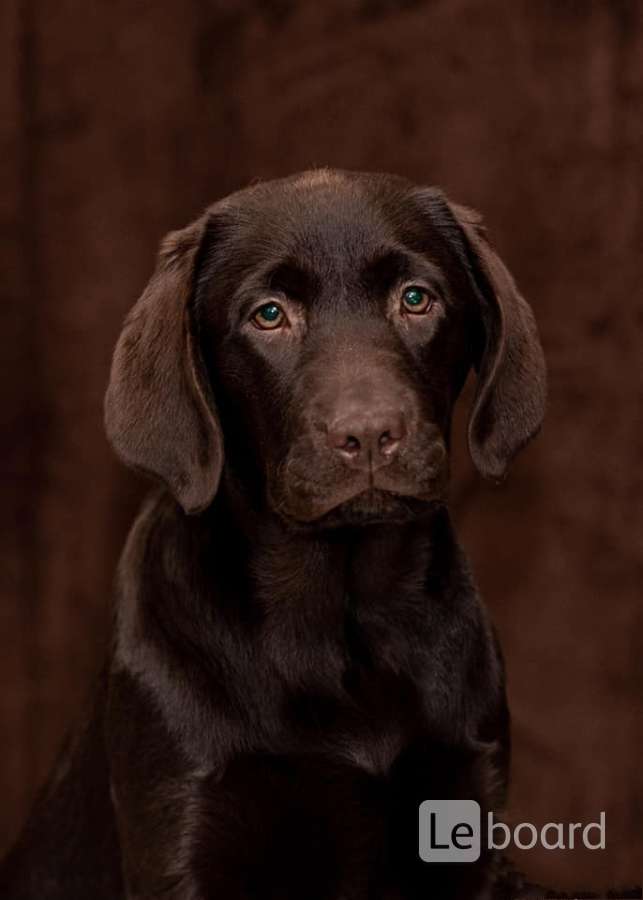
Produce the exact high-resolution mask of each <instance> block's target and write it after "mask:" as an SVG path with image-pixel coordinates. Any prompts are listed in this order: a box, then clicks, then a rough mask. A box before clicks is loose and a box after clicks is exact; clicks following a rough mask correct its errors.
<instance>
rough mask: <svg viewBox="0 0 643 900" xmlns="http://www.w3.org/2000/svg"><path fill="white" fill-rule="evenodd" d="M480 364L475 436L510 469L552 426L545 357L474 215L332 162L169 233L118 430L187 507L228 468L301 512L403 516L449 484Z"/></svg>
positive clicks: (123, 375)
mask: <svg viewBox="0 0 643 900" xmlns="http://www.w3.org/2000/svg"><path fill="white" fill-rule="evenodd" d="M472 366H473V367H474V368H475V369H476V371H477V376H478V382H477V391H476V396H475V400H474V404H473V409H472V411H471V416H470V422H469V446H470V450H471V454H472V457H473V460H474V462H475V464H476V466H477V468H478V469H479V470H480V472H481V473H482V474H483V475H485V476H487V477H490V478H492V479H500V478H502V477H503V475H504V473H505V471H506V469H507V466H508V464H509V462H510V460H511V459H512V457H513V456H514V455H515V454H516V452H517V451H518V450H519V449H520V448H521V447H522V446H523V445H524V444H525V443H526V442H527V441H528V440H529V439H530V438H531V437H532V436H533V435H534V434H535V433H536V432H537V430H538V428H539V427H540V424H541V421H542V417H543V410H544V402H545V365H544V360H543V354H542V350H541V347H540V343H539V340H538V335H537V331H536V326H535V323H534V319H533V316H532V313H531V310H530V309H529V307H528V306H527V304H526V303H525V301H524V300H523V298H522V297H521V296H520V294H519V293H518V292H517V290H516V286H515V284H514V282H513V279H512V278H511V275H510V274H509V272H508V271H507V269H506V268H505V266H504V265H503V263H502V261H501V260H500V259H499V257H498V256H497V254H496V253H495V252H494V251H493V249H492V248H491V246H490V244H489V243H488V242H487V240H486V237H485V235H484V231H483V229H482V227H481V224H480V218H479V216H478V215H477V214H476V213H474V212H472V211H471V210H468V209H465V208H463V207H460V206H456V205H455V204H452V203H450V202H449V201H448V200H447V199H446V198H445V196H444V195H443V194H442V193H441V192H440V191H439V190H436V189H434V188H422V187H417V186H415V185H413V184H411V183H409V182H407V181H406V180H404V179H401V178H397V177H393V176H388V175H366V174H358V173H347V172H335V171H327V170H320V171H316V172H310V173H304V174H303V175H299V176H295V177H293V178H288V179H284V180H280V181H272V182H267V183H264V184H257V185H255V186H252V187H250V188H247V189H246V190H244V191H241V192H239V193H237V194H234V195H232V196H231V197H228V198H226V199H225V200H223V201H221V202H219V203H217V204H215V205H214V206H212V207H211V208H210V209H208V210H207V211H206V213H205V214H204V215H203V216H202V217H201V218H200V219H198V220H197V221H196V222H194V223H193V224H192V225H190V226H188V227H187V228H186V229H184V230H183V231H179V232H174V233H172V234H170V235H169V236H168V237H167V238H166V239H165V241H164V243H163V245H162V248H161V253H160V259H159V263H158V266H157V270H156V272H155V274H154V275H153V277H152V280H151V281H150V283H149V285H148V287H147V288H146V290H145V292H144V293H143V295H142V297H141V298H140V300H139V301H138V303H137V304H136V305H135V307H134V309H133V310H132V312H131V313H130V315H129V316H128V318H127V321H126V323H125V327H124V329H123V333H122V335H121V338H120V340H119V342H118V346H117V348H116V352H115V355H114V363H113V367H112V375H111V381H110V385H109V388H108V391H107V398H106V424H107V432H108V435H109V437H110V439H111V441H112V443H113V445H114V447H115V448H116V450H117V452H118V453H119V454H120V455H121V456H122V457H123V459H124V460H125V461H126V462H127V463H129V464H130V465H133V466H135V467H136V468H139V469H142V470H144V471H145V472H147V473H150V474H153V475H156V476H158V477H160V478H161V479H162V480H163V481H164V482H165V483H166V484H167V486H168V487H169V489H170V490H171V491H172V493H173V494H174V496H175V497H176V499H177V500H178V501H179V503H180V504H181V505H182V506H183V508H184V509H185V511H186V512H198V511H200V510H202V509H204V508H205V507H207V506H208V505H209V504H210V502H211V501H212V499H213V497H214V495H215V493H216V491H217V487H218V484H219V481H220V477H221V473H222V470H223V471H224V472H225V476H226V482H227V483H228V484H229V486H230V487H231V489H235V490H237V491H241V492H243V494H244V496H245V497H246V499H247V501H248V502H249V503H251V504H252V505H253V507H255V508H256V509H262V508H266V506H267V507H268V508H270V509H272V510H273V511H275V512H277V513H278V514H279V515H280V516H281V517H282V518H284V519H286V520H288V521H290V522H293V523H315V524H316V525H318V526H324V525H333V524H340V523H350V522H364V521H374V520H380V521H381V520H382V519H391V520H395V519H404V518H407V517H409V516H413V515H416V514H417V513H420V512H421V511H422V510H423V509H425V508H426V507H427V504H429V503H431V502H433V501H436V500H441V499H442V498H443V497H444V493H445V487H446V482H447V478H448V448H449V430H450V420H451V415H452V411H453V407H454V404H455V401H456V399H457V397H458V394H459V392H460V390H461V388H462V385H463V383H464V381H465V379H466V376H467V373H468V371H469V369H470V368H471V367H472ZM224 451H225V464H224Z"/></svg>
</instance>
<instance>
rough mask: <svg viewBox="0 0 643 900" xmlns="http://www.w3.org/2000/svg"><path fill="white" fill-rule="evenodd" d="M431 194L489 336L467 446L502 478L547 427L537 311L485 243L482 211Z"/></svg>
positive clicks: (480, 464)
mask: <svg viewBox="0 0 643 900" xmlns="http://www.w3.org/2000/svg"><path fill="white" fill-rule="evenodd" d="M432 199H433V207H434V211H435V212H436V213H437V215H438V221H441V222H442V223H443V225H444V226H446V229H447V232H448V233H447V237H448V238H449V239H450V243H451V245H452V246H454V247H455V249H456V252H457V254H458V256H459V258H460V262H461V263H462V265H464V267H465V268H466V269H467V271H468V274H469V278H470V280H471V283H472V287H473V290H474V293H475V294H476V295H477V297H478V300H479V303H480V306H481V321H482V328H483V332H484V334H483V346H482V350H481V353H480V357H479V359H478V360H477V361H476V368H477V373H478V384H477V389H476V394H475V399H474V402H473V408H472V410H471V415H470V418H469V450H470V453H471V457H472V459H473V461H474V463H475V465H476V468H477V469H478V471H479V472H480V473H481V474H482V475H484V476H485V477H486V478H491V479H496V480H499V479H502V478H503V477H504V475H505V474H506V471H507V467H508V465H509V463H510V462H511V460H512V459H513V457H514V456H515V455H516V453H518V451H519V450H521V449H522V447H524V446H525V444H526V443H527V442H528V441H529V440H531V438H532V437H534V435H536V434H537V432H538V431H539V429H540V426H541V425H542V421H543V416H544V413H545V401H546V391H547V372H546V368H545V358H544V355H543V351H542V347H541V345H540V340H539V337H538V330H537V328H536V321H535V319H534V316H533V313H532V311H531V308H530V307H529V305H528V304H527V302H526V301H525V300H524V299H523V297H522V296H521V295H520V293H519V292H518V289H517V287H516V284H515V282H514V280H513V278H512V277H511V274H510V273H509V271H508V270H507V268H506V266H505V264H504V263H503V262H502V260H501V259H500V257H499V256H498V254H497V253H496V252H495V250H494V249H493V247H492V246H491V244H490V243H489V241H488V240H487V237H486V233H485V230H484V228H483V227H482V224H481V217H480V215H479V214H478V213H477V212H475V211H474V210H471V209H467V208H466V207H464V206H459V205H457V204H455V203H450V202H449V201H447V200H446V198H444V196H443V195H441V194H440V193H439V192H436V193H435V194H434V195H433V198H432ZM434 218H435V217H434ZM443 230H444V229H443Z"/></svg>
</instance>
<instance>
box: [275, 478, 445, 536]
mask: <svg viewBox="0 0 643 900" xmlns="http://www.w3.org/2000/svg"><path fill="white" fill-rule="evenodd" d="M443 500H444V497H443V495H442V493H441V492H440V491H431V492H426V493H422V494H418V495H415V494H410V493H409V494H402V493H398V492H396V491H392V490H386V489H383V488H376V487H369V488H366V489H365V490H363V491H359V492H357V493H355V494H354V495H353V496H350V497H348V498H346V499H342V500H339V501H338V502H336V503H333V502H332V501H329V503H328V504H326V505H321V504H320V506H318V507H317V509H315V510H314V511H313V510H310V511H309V510H307V511H306V512H305V513H302V512H300V511H297V512H294V514H293V513H292V512H287V513H286V515H285V518H286V519H287V520H288V521H289V522H290V523H291V524H292V525H293V526H295V527H298V528H304V529H306V530H323V529H328V528H341V527H347V526H353V527H360V526H367V525H377V524H384V523H390V524H403V523H405V522H410V521H413V520H415V519H418V518H421V517H422V516H426V515H428V514H429V513H430V512H431V510H433V509H435V507H436V505H439V504H441V503H442V502H443ZM282 514H283V511H282Z"/></svg>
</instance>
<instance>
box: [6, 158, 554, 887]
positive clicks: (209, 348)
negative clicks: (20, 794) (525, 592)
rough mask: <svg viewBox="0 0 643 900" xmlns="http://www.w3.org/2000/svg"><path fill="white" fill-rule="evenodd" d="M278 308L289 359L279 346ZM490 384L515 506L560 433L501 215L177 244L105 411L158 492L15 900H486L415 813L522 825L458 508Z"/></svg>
mask: <svg viewBox="0 0 643 900" xmlns="http://www.w3.org/2000/svg"><path fill="white" fill-rule="evenodd" d="M409 283H413V284H415V283H420V284H422V285H424V286H425V287H426V289H427V292H428V294H429V295H430V297H431V304H430V306H429V308H428V310H427V312H426V314H424V315H422V316H419V315H416V314H415V313H413V311H412V310H411V311H409V310H406V309H404V308H403V305H401V300H400V297H401V296H402V293H401V292H402V291H403V288H404V285H405V284H409ZM271 299H272V300H277V301H279V302H280V303H281V304H283V307H284V308H285V309H286V313H287V318H288V327H287V328H286V327H285V326H284V327H283V328H281V329H276V330H275V331H268V330H262V329H261V328H257V327H255V326H256V324H257V319H256V315H257V304H261V303H265V302H267V301H268V300H271ZM471 367H474V368H475V369H476V371H477V373H478V386H477V392H476V397H475V400H474V404H473V408H472V412H471V417H470V424H469V444H470V448H471V454H472V457H473V460H474V462H475V464H476V466H477V467H478V469H479V470H480V471H481V473H482V474H483V475H485V476H486V477H490V478H492V479H500V478H502V477H504V475H505V472H506V470H507V466H508V464H509V462H510V461H511V459H512V458H513V456H514V455H515V454H516V453H517V452H518V450H519V449H520V448H521V447H523V446H524V444H526V443H527V441H528V440H529V439H530V438H531V437H533V436H534V434H535V433H536V432H537V431H538V429H539V427H540V425H541V421H542V417H543V412H544V404H545V365H544V360H543V354H542V350H541V347H540V343H539V340H538V336H537V331H536V326H535V323H534V319H533V316H532V313H531V311H530V309H529V307H528V306H527V304H526V303H525V301H524V300H523V298H522V297H521V296H520V294H519V293H518V291H517V289H516V286H515V284H514V282H513V279H512V278H511V276H510V275H509V273H508V272H507V270H506V268H505V266H504V265H503V263H502V262H501V260H500V259H499V257H498V256H497V254H496V253H495V251H494V250H493V249H492V247H491V245H490V243H489V242H488V240H487V238H486V236H485V233H484V231H483V229H482V227H481V224H480V219H479V216H478V215H477V214H476V213H473V212H472V211H470V210H467V209H465V208H463V207H459V206H456V205H455V204H451V203H450V202H449V201H448V200H447V199H446V198H445V197H444V195H443V194H442V193H441V192H440V191H438V190H436V189H434V188H430V189H429V188H420V187H417V186H415V185H413V184H411V183H409V182H407V181H406V180H404V179H401V178H396V177H393V176H387V175H366V174H360V173H349V172H337V171H326V170H324V171H322V172H313V173H304V174H302V175H298V176H294V177H292V178H288V179H284V180H281V181H274V182H268V183H264V184H257V185H254V186H252V187H250V188H248V189H246V190H244V191H241V192H239V193H238V194H235V195H233V196H231V197H229V198H227V199H225V200H223V201H221V202H220V203H217V204H215V205H214V206H212V207H210V208H209V209H208V210H207V211H206V212H205V213H204V214H203V215H202V216H201V217H200V218H199V219H198V220H197V221H196V222H195V223H193V224H192V225H190V226H188V228H186V229H184V230H183V231H181V232H176V233H174V234H172V235H170V236H169V237H168V238H167V239H166V241H165V242H164V243H163V245H162V248H161V253H160V257H159V262H158V266H157V270H156V272H155V273H154V275H153V277H152V279H151V281H150V283H149V285H148V287H147V288H146V290H145V292H144V293H143V295H142V297H141V299H140V300H139V301H138V303H137V304H136V305H135V307H134V309H133V310H132V312H131V313H130V315H129V316H128V318H127V320H126V322H125V326H124V329H123V333H122V335H121V338H120V340H119V342H118V346H117V348H116V351H115V355H114V363H113V368H112V374H111V380H110V384H109V388H108V391H107V398H106V406H105V411H106V427H107V432H108V435H109V437H110V440H111V441H112V443H113V445H114V447H115V449H116V451H117V452H118V453H119V454H120V456H121V457H122V458H123V459H124V460H125V462H126V463H128V464H129V465H131V466H134V467H136V468H137V469H139V470H141V471H143V472H146V473H148V474H149V475H151V476H153V477H154V478H155V479H157V481H158V482H159V483H160V486H159V488H158V490H156V491H155V492H154V493H153V494H152V495H151V497H150V498H149V499H148V500H147V502H146V503H145V505H144V507H143V510H142V512H141V514H140V516H139V518H138V520H137V522H136V523H135V525H134V526H133V528H132V531H131V534H130V536H129V539H128V542H127V545H126V547H125V551H124V553H123V557H122V560H121V564H120V569H119V577H118V586H117V627H116V633H115V639H114V650H113V654H112V656H111V658H110V660H109V663H108V666H107V668H106V671H105V674H104V677H103V679H102V681H101V687H100V690H99V692H98V697H97V700H96V703H95V704H94V706H93V710H92V713H91V716H90V717H89V724H88V726H87V727H86V728H85V729H84V730H83V731H82V732H81V733H80V734H79V735H78V736H77V738H76V739H75V740H74V741H73V742H72V744H71V747H70V749H69V751H68V752H67V753H66V755H65V756H64V757H63V760H62V761H61V764H60V766H59V768H58V769H57V771H56V773H55V774H54V777H53V778H52V781H51V783H50V785H49V786H48V788H47V789H46V791H45V794H44V795H43V798H42V799H41V801H40V803H39V805H38V807H37V809H36V810H35V812H34V815H33V816H32V819H31V821H30V823H29V825H28V827H27V829H26V831H25V833H24V834H23V836H22V838H21V839H20V841H19V843H18V845H17V847H16V848H15V849H14V851H13V853H12V854H11V855H10V857H9V859H8V860H7V862H6V864H5V866H4V868H3V870H2V874H0V885H1V886H2V890H1V891H0V893H1V895H2V897H3V898H6V900H36V898H37V900H47V898H52V900H53V898H56V900H57V898H60V900H62V898H65V900H80V898H82V900H87V898H88V897H91V898H92V900H115V898H122V897H128V898H140V900H142V898H153V897H163V898H166V900H188V898H189V900H206V898H226V900H233V898H239V900H241V898H248V900H250V898H253V900H255V898H275V900H277V898H279V900H284V898H291V897H292V898H298V900H301V898H306V900H325V898H328V900H331V898H332V900H362V898H364V900H366V898H372V900H402V898H420V897H421V898H423V900H427V898H436V900H437V898H439V900H449V898H453V900H455V898H459V900H462V898H472V900H473V898H486V897H490V896H492V895H493V892H494V890H495V889H496V888H495V887H494V884H495V882H496V880H497V879H496V871H497V865H496V861H495V860H494V859H493V858H492V857H491V856H490V855H489V854H488V853H483V855H482V857H481V859H480V861H479V862H478V863H477V864H468V865H460V866H435V865H429V864H425V863H422V862H421V861H420V860H419V858H418V853H417V809H418V805H419V803H420V802H421V801H422V800H424V799H427V798H433V799H436V798H440V797H442V798H458V797H462V798H473V799H477V800H478V801H479V802H480V804H481V806H482V808H483V810H487V809H494V810H499V809H500V808H501V807H502V804H503V799H504V795H505V790H506V785H507V777H508V765H509V715H508V710H507V703H506V696H505V687H504V674H503V664H502V659H501V654H500V650H499V648H498V643H497V641H496V639H495V636H494V632H493V628H492V626H491V624H490V622H489V618H488V615H487V613H486V611H485V608H484V606H483V605H482V603H481V600H480V598H479V596H478V593H477V590H476V587H475V584H474V582H473V579H472V576H471V573H470V571H469V567H468V565H467V562H466V560H465V557H464V555H463V553H462V550H461V549H460V547H459V545H458V542H457V540H456V537H455V535H454V533H453V527H452V524H451V520H450V518H449V513H448V507H447V498H448V491H447V487H448V474H449V472H448V449H449V444H450V422H451V416H452V412H453V407H454V404H455V402H456V399H457V397H458V394H459V392H460V390H461V388H462V385H463V383H464V381H465V379H466V377H467V373H468V371H469V370H470V368H471ZM353 432H354V433H353ZM355 434H357V438H356V437H355ZM376 463H377V464H376ZM505 888H506V886H505ZM497 889H498V891H500V890H501V886H500V884H498V885H497Z"/></svg>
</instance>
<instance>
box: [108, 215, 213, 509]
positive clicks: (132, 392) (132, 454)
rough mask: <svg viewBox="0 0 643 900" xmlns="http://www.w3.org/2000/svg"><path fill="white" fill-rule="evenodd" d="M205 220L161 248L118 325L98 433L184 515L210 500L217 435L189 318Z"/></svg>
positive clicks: (178, 233) (172, 236) (172, 235)
mask: <svg viewBox="0 0 643 900" xmlns="http://www.w3.org/2000/svg"><path fill="white" fill-rule="evenodd" d="M209 225H210V219H209V217H208V216H207V215H204V216H203V217H202V218H200V219H197V221H196V222H193V223H192V224H191V225H189V226H188V227H187V228H184V229H183V230H182V231H173V232H171V233H170V234H169V235H168V236H167V237H166V238H165V240H164V241H163V243H162V244H161V249H160V252H159V257H158V262H157V266H156V271H155V272H154V274H153V275H152V278H151V279H150V282H149V284H148V285H147V287H146V288H145V290H144V292H143V294H142V296H141V297H140V298H139V300H138V301H137V303H136V304H135V306H134V307H133V309H132V311H131V312H130V313H129V315H128V316H127V318H126V320H125V325H124V326H123V331H122V332H121V336H120V338H119V340H118V344H117V345H116V350H115V351H114V359H113V362H112V371H111V377H110V381H109V386H108V388H107V394H106V396H105V428H106V431H107V436H108V437H109V439H110V442H111V444H112V446H113V447H114V449H115V450H116V452H117V453H118V455H119V456H120V457H121V458H122V459H123V461H124V462H126V463H127V464H128V465H130V466H132V467H134V468H136V469H139V470H141V471H143V472H145V473H146V474H148V475H152V476H154V477H156V478H158V479H160V480H161V481H163V482H164V483H165V484H166V485H167V487H168V488H169V489H170V491H171V492H172V494H173V495H174V497H175V498H176V500H178V502H179V503H180V504H181V506H182V507H183V509H184V510H185V512H187V513H194V512H199V511H200V510H202V509H204V508H205V507H206V506H208V504H209V503H210V502H211V501H212V498H213V497H214V494H215V492H216V489H217V485H218V483H219V477H220V475H221V466H222V463H223V438H222V435H221V429H220V426H219V422H218V418H217V414H216V410H215V408H214V402H213V399H212V397H211V396H210V389H209V386H208V384H207V379H206V378H205V367H204V364H203V360H202V359H201V355H200V352H199V348H198V341H197V339H196V336H195V334H194V322H193V317H192V315H191V307H192V301H193V297H194V290H195V283H196V279H197V275H198V273H197V268H198V259H199V255H200V250H201V249H202V246H203V244H204V241H205V240H206V234H208V233H209Z"/></svg>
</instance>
